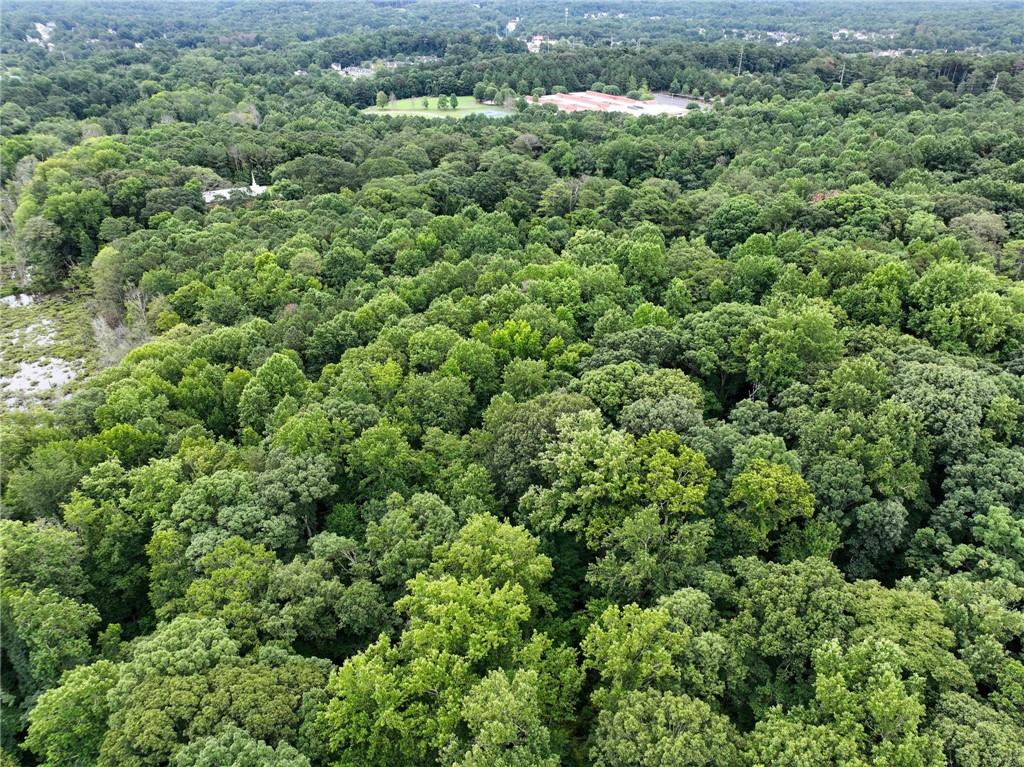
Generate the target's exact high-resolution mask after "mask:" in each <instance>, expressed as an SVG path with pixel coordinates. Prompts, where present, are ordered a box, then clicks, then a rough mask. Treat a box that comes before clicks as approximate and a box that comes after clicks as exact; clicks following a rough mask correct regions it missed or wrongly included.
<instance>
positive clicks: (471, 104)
mask: <svg viewBox="0 0 1024 767" xmlns="http://www.w3.org/2000/svg"><path fill="white" fill-rule="evenodd" d="M428 101H429V103H430V106H429V107H428V108H426V109H424V108H423V97H422V96H417V97H416V98H411V99H399V100H398V101H396V102H394V103H393V104H388V105H387V106H386V107H384V108H383V109H378V108H377V107H376V106H372V107H366V109H364V110H363V112H364V113H366V114H372V115H419V116H420V117H465V116H466V115H474V114H486V115H489V116H491V117H501V116H503V115H507V114H512V111H511V110H508V109H505V108H504V107H499V106H494V105H493V104H478V103H477V102H476V100H475V99H474V98H473V97H472V96H459V106H458V109H438V108H437V97H436V96H431V97H430V98H429V99H428Z"/></svg>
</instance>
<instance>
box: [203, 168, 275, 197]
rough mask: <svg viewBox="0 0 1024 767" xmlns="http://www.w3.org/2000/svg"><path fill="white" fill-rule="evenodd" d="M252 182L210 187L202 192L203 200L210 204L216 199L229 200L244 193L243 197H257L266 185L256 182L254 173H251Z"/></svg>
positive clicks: (265, 189) (265, 188)
mask: <svg viewBox="0 0 1024 767" xmlns="http://www.w3.org/2000/svg"><path fill="white" fill-rule="evenodd" d="M250 174H251V178H252V183H251V184H249V186H229V187H225V188H224V189H211V190H210V191H208V192H203V202H205V203H206V204H210V203H213V202H217V201H218V200H230V199H231V198H232V197H234V196H236V195H244V196H245V197H259V196H260V195H261V194H263V193H264V192H265V191H267V187H265V186H262V185H260V184H257V183H256V174H255V173H251V172H250Z"/></svg>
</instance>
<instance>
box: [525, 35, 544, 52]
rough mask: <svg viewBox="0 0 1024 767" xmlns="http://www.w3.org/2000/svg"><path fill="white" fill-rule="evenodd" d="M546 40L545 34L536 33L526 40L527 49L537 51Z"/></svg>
mask: <svg viewBox="0 0 1024 767" xmlns="http://www.w3.org/2000/svg"><path fill="white" fill-rule="evenodd" d="M545 42H546V41H545V39H544V35H534V36H533V37H531V38H530V39H529V40H527V41H526V50H528V51H529V52H530V53H537V52H538V51H539V50H540V47H541V45H543V44H544V43H545Z"/></svg>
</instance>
